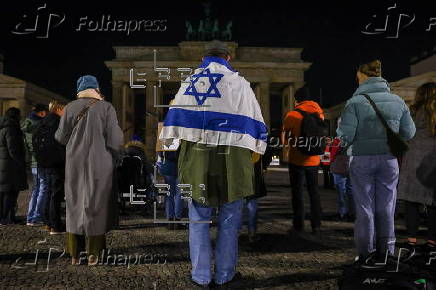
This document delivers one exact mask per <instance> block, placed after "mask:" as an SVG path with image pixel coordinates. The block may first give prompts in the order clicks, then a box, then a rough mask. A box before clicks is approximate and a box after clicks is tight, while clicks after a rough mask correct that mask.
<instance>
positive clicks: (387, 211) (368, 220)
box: [350, 154, 399, 256]
mask: <svg viewBox="0 0 436 290" xmlns="http://www.w3.org/2000/svg"><path fill="white" fill-rule="evenodd" d="M398 175H399V168H398V161H397V159H396V158H395V157H393V156H392V155H391V154H385V155H372V156H371V155H370V156H352V157H351V161H350V177H351V184H352V186H353V199H354V207H355V211H356V221H355V224H354V241H355V243H356V247H357V252H358V254H359V255H362V256H367V255H369V254H370V253H372V252H374V251H378V252H379V253H382V254H384V253H386V251H389V252H390V253H391V254H393V253H394V250H395V228H394V214H395V204H396V198H397V183H398Z"/></svg>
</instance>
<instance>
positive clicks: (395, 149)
mask: <svg viewBox="0 0 436 290" xmlns="http://www.w3.org/2000/svg"><path fill="white" fill-rule="evenodd" d="M363 95H364V96H365V98H366V99H367V100H368V101H369V103H370V104H371V106H372V108H373V109H374V111H375V113H376V114H377V117H378V118H379V120H380V122H382V124H383V126H384V127H385V128H386V135H387V138H388V146H389V149H390V151H391V153H392V155H394V156H395V157H397V158H401V157H403V155H404V153H406V152H407V151H408V150H409V144H407V142H406V141H405V140H404V139H403V137H401V136H400V134H398V133H395V132H394V131H393V130H392V129H391V127H389V124H388V122H386V120H385V118H384V117H383V115H382V113H381V112H380V110H379V109H378V108H377V106H376V104H375V103H374V101H373V100H372V99H371V97H370V96H368V95H367V94H363Z"/></svg>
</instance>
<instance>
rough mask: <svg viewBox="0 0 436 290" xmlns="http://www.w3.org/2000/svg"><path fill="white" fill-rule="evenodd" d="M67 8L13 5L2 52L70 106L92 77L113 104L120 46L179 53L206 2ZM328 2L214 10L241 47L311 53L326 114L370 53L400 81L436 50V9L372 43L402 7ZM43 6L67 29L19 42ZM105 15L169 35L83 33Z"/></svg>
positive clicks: (2, 25)
mask: <svg viewBox="0 0 436 290" xmlns="http://www.w3.org/2000/svg"><path fill="white" fill-rule="evenodd" d="M60 2H61V1H56V2H55V1H12V2H9V3H8V7H2V8H1V12H0V29H1V30H0V35H1V37H0V50H1V51H2V52H3V54H4V57H5V73H6V74H8V75H11V76H15V77H18V78H21V79H24V80H28V81H31V82H33V83H35V84H37V85H40V86H42V87H45V88H48V89H50V90H52V91H54V92H57V93H59V94H62V95H64V96H68V97H70V98H72V97H73V96H74V95H75V94H74V89H75V80H76V79H77V78H78V77H79V76H80V75H83V74H88V73H89V74H94V75H96V76H97V77H98V78H99V79H100V81H101V86H102V89H103V93H104V94H106V95H108V96H109V97H110V93H111V87H110V79H111V74H110V71H109V70H108V69H107V68H106V67H105V65H104V63H103V62H104V61H105V60H110V59H112V58H114V52H113V50H112V46H114V45H177V43H178V42H180V41H183V40H184V38H185V25H184V23H185V20H186V19H191V20H196V19H197V20H198V19H200V18H202V17H203V15H204V14H203V7H202V5H201V3H202V1H153V2H152V1H116V2H117V3H114V4H112V3H111V4H99V5H92V4H90V2H91V1H86V2H85V1H69V2H66V1H64V2H65V3H60ZM324 2H325V3H324V4H320V3H319V2H318V1H298V2H297V1H259V2H255V1H234V0H233V1H226V0H221V1H213V7H212V10H213V14H214V16H215V17H217V18H219V19H220V20H223V21H227V20H233V24H234V30H233V31H234V33H233V34H234V36H233V38H234V40H235V41H236V42H238V44H239V45H240V46H270V47H303V48H304V51H303V59H304V60H305V61H309V62H313V65H312V67H311V68H310V69H309V70H308V71H307V73H306V76H305V79H306V82H307V83H308V84H309V86H310V88H311V90H312V92H313V94H314V95H319V91H320V88H322V95H323V105H324V106H326V107H327V106H330V105H334V104H337V103H339V102H341V101H343V100H345V99H347V98H348V97H349V96H350V94H351V93H352V92H353V90H354V89H355V87H356V84H355V62H356V59H357V55H359V54H361V53H362V51H363V52H371V53H372V52H373V51H377V54H379V55H380V56H381V58H382V61H383V73H384V77H385V78H386V79H388V81H395V80H398V79H401V78H403V77H406V76H408V75H409V62H410V58H411V57H412V56H415V55H418V54H421V53H422V52H423V51H424V50H426V49H429V48H433V47H435V46H436V25H435V26H434V27H433V31H430V32H426V31H425V30H426V28H427V27H428V24H429V22H430V20H429V19H430V17H436V5H435V4H433V5H432V6H431V4H428V3H429V2H428V3H427V4H420V5H419V6H418V5H416V4H414V3H416V1H410V2H407V3H403V2H401V3H400V2H397V7H398V8H397V9H396V10H395V15H397V16H398V15H399V13H405V14H409V15H413V14H415V15H416V19H415V21H414V22H413V23H412V24H411V25H410V26H409V27H407V28H404V29H402V30H401V31H400V35H399V38H398V39H387V38H386V36H387V35H386V34H384V35H364V34H362V33H361V30H363V28H364V26H365V25H366V24H367V23H369V22H370V21H371V16H372V15H374V14H377V15H379V17H380V18H378V19H379V21H380V19H382V18H383V17H384V15H386V9H387V7H389V6H390V5H391V4H393V3H395V1H385V2H382V1H374V2H371V1H367V2H365V1H360V2H355V1H347V3H345V4H344V3H341V2H334V1H324ZM41 3H47V7H48V9H47V10H46V11H49V13H57V14H65V15H66V20H65V22H64V23H62V24H61V25H60V26H59V27H56V28H53V29H52V30H51V31H50V35H49V38H48V39H37V38H35V35H14V34H12V33H11V30H13V29H14V27H15V25H16V24H17V23H19V22H20V21H22V15H23V14H26V13H27V14H29V15H31V14H32V12H34V11H36V8H37V7H39V6H40V5H39V4H41ZM106 3H108V2H106ZM144 3H146V4H147V5H144ZM241 4H244V5H241ZM103 14H105V15H111V18H113V19H120V20H124V19H127V20H129V19H166V20H167V30H166V31H165V32H136V33H132V34H131V35H129V36H126V33H125V32H84V31H80V32H78V31H75V29H76V28H77V27H78V23H79V18H80V17H82V16H88V18H89V19H93V18H95V19H100V18H101V15H103ZM395 15H393V16H392V17H394V16H395ZM391 19H393V18H391ZM403 21H404V22H403V23H405V22H406V21H407V19H404V20H403ZM394 22H396V21H394ZM378 23H380V22H378ZM402 25H403V24H402ZM379 26H380V25H379ZM394 26H395V25H393V24H390V27H391V28H390V31H388V32H389V33H390V34H395V29H393V28H394Z"/></svg>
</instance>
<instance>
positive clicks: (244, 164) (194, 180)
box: [178, 140, 254, 207]
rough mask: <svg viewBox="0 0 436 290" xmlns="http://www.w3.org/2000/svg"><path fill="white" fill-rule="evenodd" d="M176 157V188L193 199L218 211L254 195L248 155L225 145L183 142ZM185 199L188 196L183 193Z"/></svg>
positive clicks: (244, 151)
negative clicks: (180, 186) (181, 185)
mask: <svg viewBox="0 0 436 290" xmlns="http://www.w3.org/2000/svg"><path fill="white" fill-rule="evenodd" d="M180 146H181V148H180V154H179V165H178V167H179V175H178V176H179V184H189V185H191V189H190V190H189V188H188V187H186V186H184V187H183V188H182V190H183V191H185V192H186V191H191V192H192V193H191V196H192V199H194V200H195V201H196V202H199V203H200V204H204V205H205V206H212V207H217V206H220V205H223V204H225V203H229V202H233V201H236V200H240V199H242V198H244V197H247V196H250V195H253V194H254V184H253V180H254V169H253V163H252V161H251V151H250V150H249V149H246V148H241V147H236V146H226V145H218V146H212V145H205V144H199V143H194V142H189V141H185V140H182V141H181V144H180ZM182 194H183V195H185V196H187V195H189V193H183V192H182Z"/></svg>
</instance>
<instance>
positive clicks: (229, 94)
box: [159, 41, 267, 287]
mask: <svg viewBox="0 0 436 290" xmlns="http://www.w3.org/2000/svg"><path fill="white" fill-rule="evenodd" d="M230 54H231V53H230V52H229V50H228V48H227V46H226V45H225V44H224V43H222V42H219V41H212V42H210V43H208V44H207V45H206V50H205V54H204V57H203V63H202V64H201V65H200V67H199V68H198V69H196V70H195V73H194V74H193V75H192V76H191V77H190V79H188V80H187V82H185V83H183V84H182V85H181V87H180V90H179V92H178V93H177V95H176V97H175V99H174V102H173V103H172V105H173V106H175V107H171V108H170V109H169V111H168V114H167V116H166V118H165V121H164V127H163V129H162V131H161V134H160V136H159V138H160V139H161V140H162V143H168V142H165V141H170V140H171V139H179V140H180V148H179V158H178V178H179V182H180V184H179V186H182V187H183V192H184V193H183V195H184V197H189V199H190V200H191V202H190V203H189V223H190V225H189V249H190V257H191V263H192V272H191V274H192V279H191V280H192V283H193V284H195V285H196V286H199V285H200V286H202V287H203V286H206V285H209V284H210V283H211V281H212V279H214V281H215V283H216V284H218V285H223V284H226V285H227V284H230V283H233V282H234V281H236V280H238V279H240V278H241V275H240V273H238V272H236V264H237V260H238V228H239V224H240V221H241V214H242V206H243V199H244V198H245V197H247V196H252V195H253V194H254V193H255V190H254V168H253V163H252V161H251V156H252V152H256V153H260V154H263V153H264V152H265V149H266V146H267V142H266V141H267V129H266V126H265V123H264V120H263V117H262V113H261V110H260V107H259V104H258V102H257V100H256V97H255V95H254V93H253V91H252V89H251V87H250V83H249V82H248V81H246V80H245V79H244V78H243V77H242V76H240V75H239V73H238V72H236V71H235V70H234V69H233V68H232V67H231V66H230V64H229V61H230V58H231V57H230ZM212 207H217V208H218V217H217V219H218V225H219V226H218V234H217V242H216V248H215V275H214V277H213V276H212V273H211V266H212V265H211V264H212V256H213V255H212V245H211V241H210V236H209V222H210V220H211V215H212Z"/></svg>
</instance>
